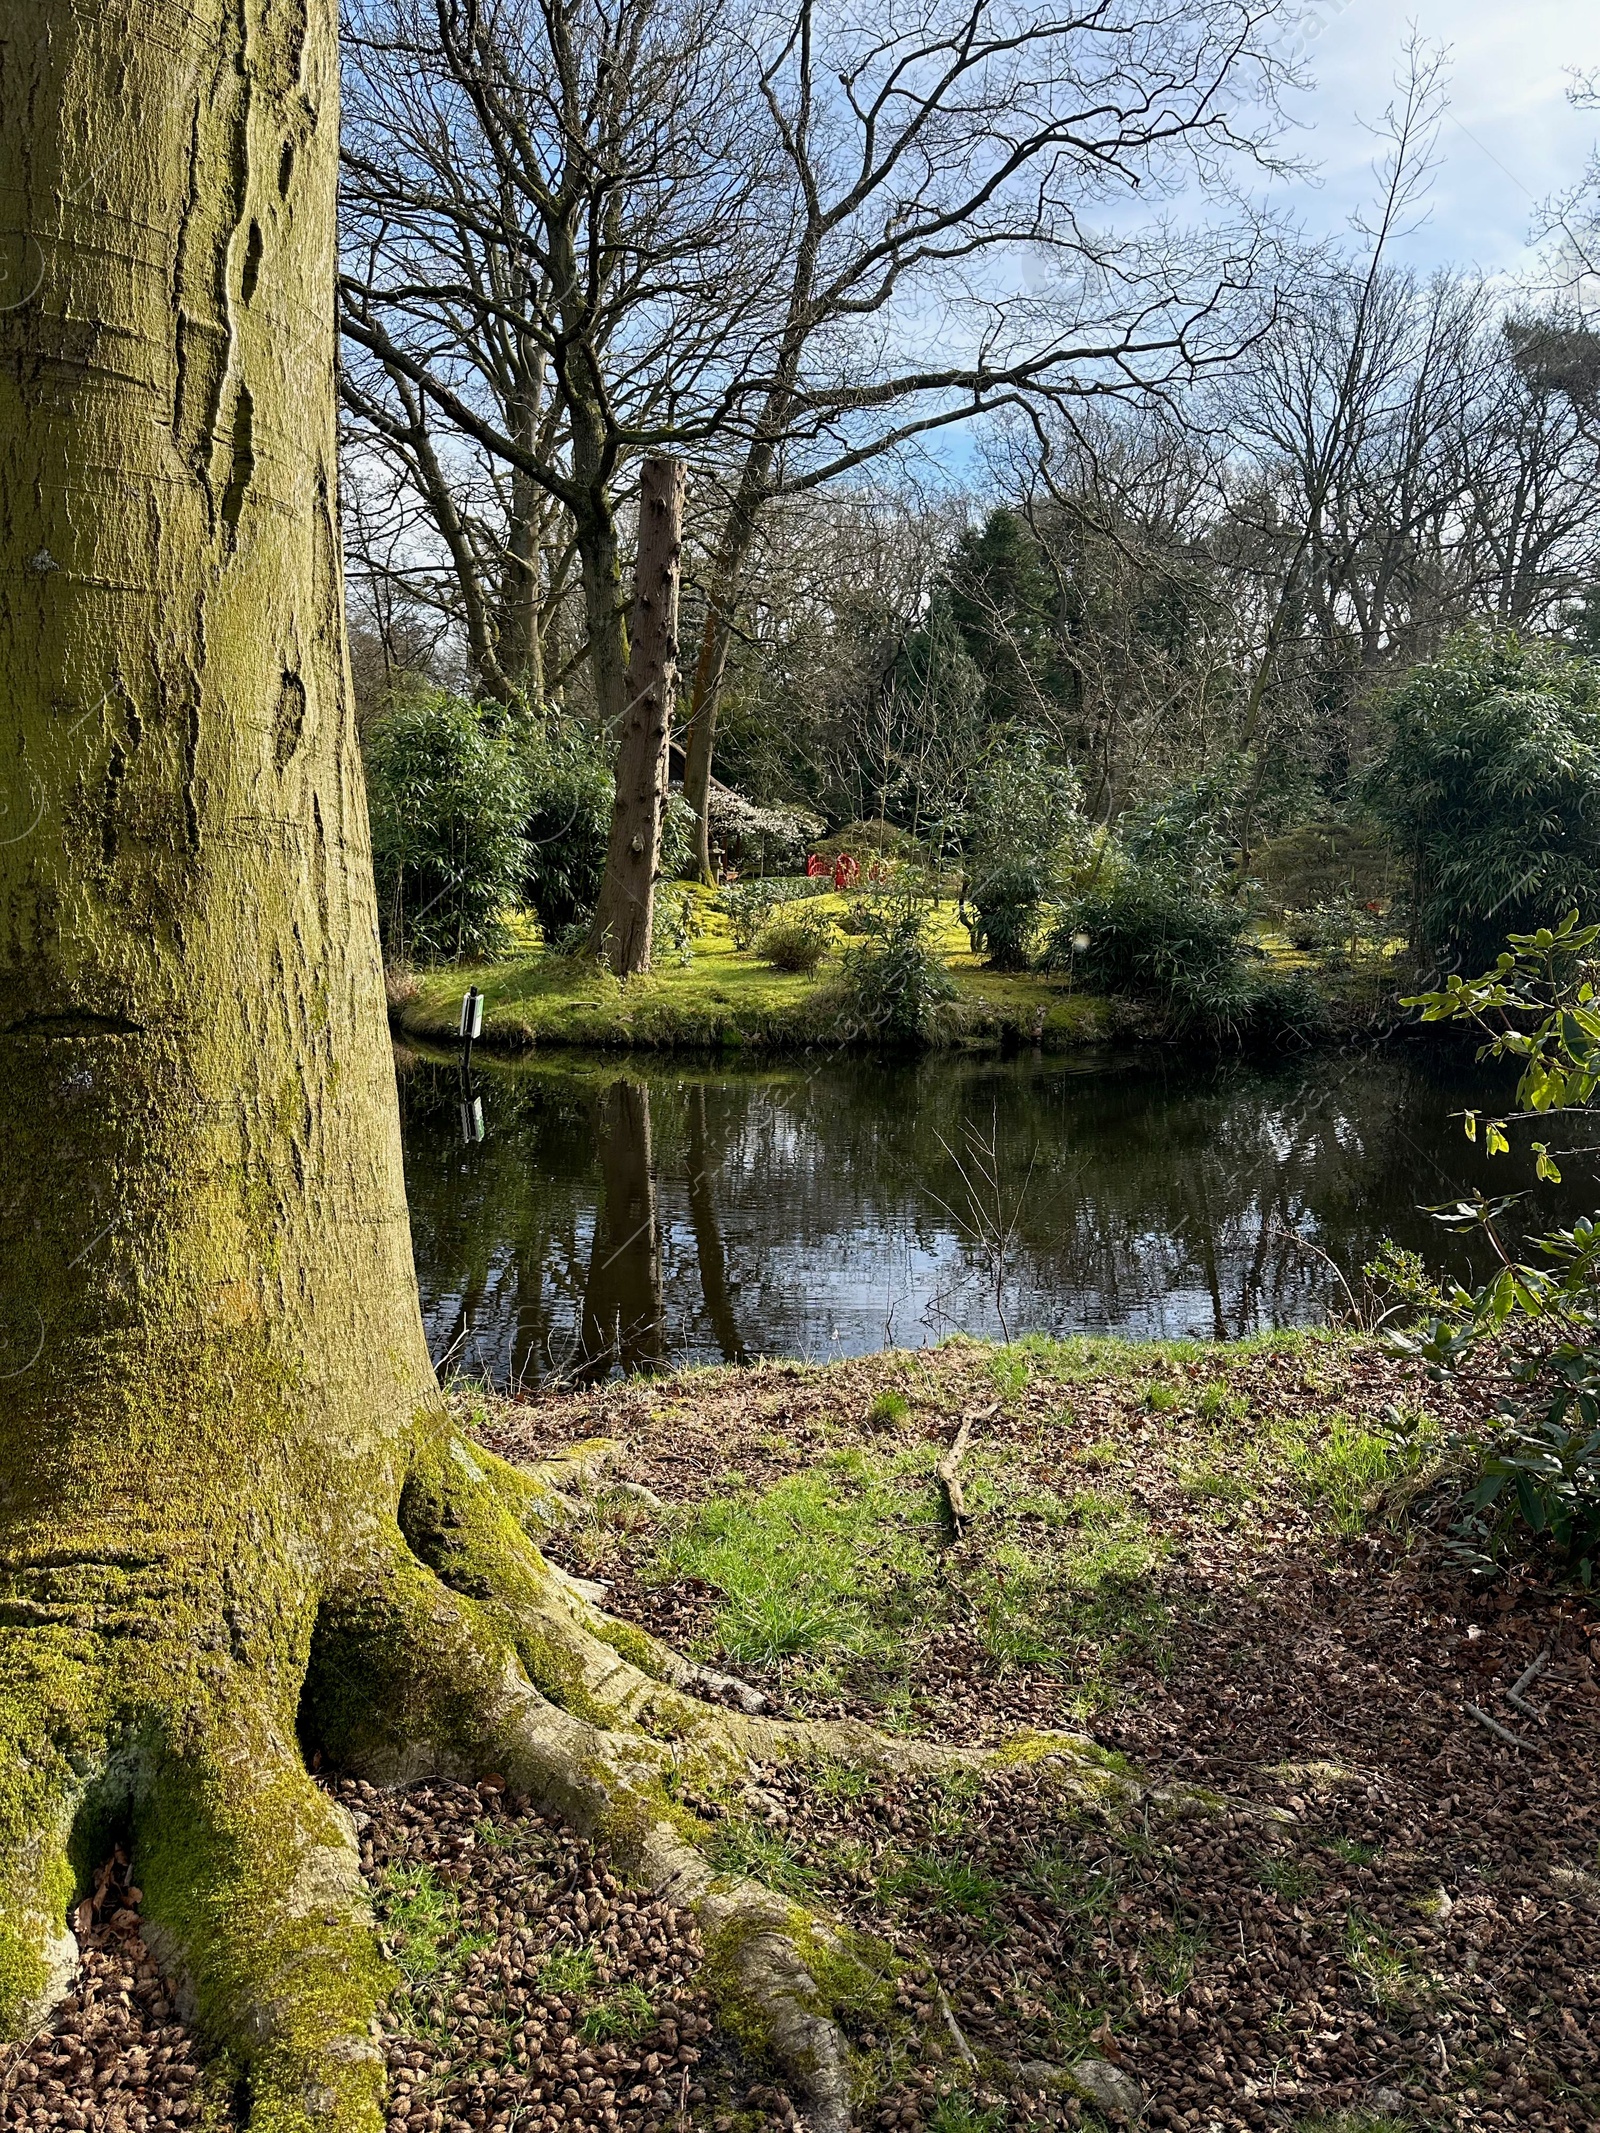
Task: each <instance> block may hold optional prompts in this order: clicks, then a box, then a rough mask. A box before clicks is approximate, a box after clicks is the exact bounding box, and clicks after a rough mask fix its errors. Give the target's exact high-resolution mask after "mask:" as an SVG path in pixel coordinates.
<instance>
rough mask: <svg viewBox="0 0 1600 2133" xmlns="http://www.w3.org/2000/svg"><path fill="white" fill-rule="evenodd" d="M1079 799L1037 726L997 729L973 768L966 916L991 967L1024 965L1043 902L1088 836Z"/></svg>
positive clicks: (965, 840)
mask: <svg viewBox="0 0 1600 2133" xmlns="http://www.w3.org/2000/svg"><path fill="white" fill-rule="evenodd" d="M1080 798H1081V789H1080V787H1079V783H1078V777H1077V773H1076V772H1075V771H1074V770H1073V769H1072V768H1071V766H1070V765H1069V764H1065V763H1061V762H1059V761H1057V760H1056V759H1055V758H1054V757H1053V756H1052V755H1051V753H1050V751H1049V748H1048V746H1047V744H1046V742H1045V739H1044V736H1043V735H1042V734H1039V733H1033V732H1027V731H1022V732H1011V733H1005V734H1000V735H997V736H996V738H995V741H994V745H993V746H992V747H991V749H990V750H989V751H988V753H987V755H986V757H985V760H984V762H983V763H982V765H981V766H980V767H979V769H978V770H977V771H976V772H975V773H974V775H973V778H972V784H971V788H970V791H969V793H968V796H967V807H966V813H965V817H964V819H963V822H962V855H963V860H964V864H965V869H966V882H965V893H964V898H963V902H964V905H965V906H969V907H970V910H971V916H970V917H967V918H965V923H966V926H967V931H968V934H969V936H970V938H971V941H972V945H973V949H974V950H975V951H976V952H977V953H979V954H983V955H986V956H987V957H988V959H989V963H990V965H991V967H992V968H993V969H995V970H1026V969H1027V967H1028V964H1029V962H1030V961H1031V959H1032V952H1033V947H1034V940H1035V936H1036V934H1037V931H1038V927H1039V921H1040V915H1041V911H1042V908H1043V905H1044V901H1045V899H1046V897H1047V896H1048V895H1049V894H1050V891H1051V889H1052V888H1053V887H1055V886H1058V885H1059V882H1060V880H1061V878H1062V876H1063V874H1064V872H1065V870H1066V869H1067V868H1068V867H1069V866H1070V864H1071V863H1072V862H1073V861H1074V860H1075V859H1077V858H1078V857H1080V856H1081V853H1082V849H1083V847H1084V844H1085V842H1086V840H1087V837H1088V825H1087V824H1086V823H1085V822H1084V819H1083V815H1082V813H1081V810H1080V805H1079V802H1080ZM963 916H964V917H965V912H964V913H963Z"/></svg>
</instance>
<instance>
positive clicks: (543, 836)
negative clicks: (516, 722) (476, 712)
mask: <svg viewBox="0 0 1600 2133" xmlns="http://www.w3.org/2000/svg"><path fill="white" fill-rule="evenodd" d="M520 754H521V759H522V769H523V777H524V780H525V783H526V787H527V794H528V810H527V816H526V820H525V822H524V825H523V835H524V837H525V839H526V842H527V853H528V856H527V864H526V866H525V867H524V869H523V877H522V895H523V900H524V901H525V902H526V903H527V904H529V905H530V906H531V907H532V909H533V912H534V914H535V916H536V917H537V918H538V921H539V930H540V932H541V933H542V934H543V935H544V937H545V940H546V941H547V942H548V943H549V944H550V945H551V946H552V947H555V946H556V945H557V944H558V943H559V942H560V941H561V940H562V938H563V936H567V937H569V938H570V936H571V934H572V930H573V929H574V928H576V927H584V926H587V924H588V920H589V917H590V914H591V913H592V912H593V910H594V907H595V903H596V901H597V899H598V897H599V895H600V877H601V875H602V874H603V873H604V872H605V864H606V844H607V842H608V840H609V838H610V835H611V810H612V801H613V796H614V794H615V791H616V783H615V779H614V777H613V774H612V768H611V759H610V752H609V751H608V750H607V749H606V747H605V746H604V744H603V742H602V741H601V739H600V737H599V735H598V734H596V733H594V732H593V731H591V730H590V729H589V728H588V727H587V726H585V725H584V724H582V723H581V722H580V721H578V720H576V719H557V718H554V717H551V718H547V719H546V720H544V721H543V723H541V724H539V725H537V726H535V727H533V728H532V729H531V730H530V731H529V732H527V733H526V734H525V735H524V736H523V738H522V741H521V746H520Z"/></svg>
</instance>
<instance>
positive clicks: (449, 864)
mask: <svg viewBox="0 0 1600 2133" xmlns="http://www.w3.org/2000/svg"><path fill="white" fill-rule="evenodd" d="M362 749H363V755H364V759H365V763H366V772H367V799H368V806H369V810H370V813H371V817H372V860H373V871H374V873H375V875H376V877H377V885H378V912H379V920H380V924H381V927H382V932H383V941H384V949H385V952H386V953H387V954H388V955H389V956H390V957H392V958H394V959H395V960H405V959H410V960H413V961H426V960H429V959H436V958H456V957H460V956H469V955H487V954H492V953H494V952H495V951H496V950H497V949H499V948H500V947H502V946H503V945H504V939H505V936H504V919H505V915H506V913H507V912H508V911H509V910H510V909H511V908H512V907H514V906H515V904H516V902H517V900H518V893H519V889H520V885H521V881H522V877H523V873H524V869H525V867H526V864H527V847H526V844H525V842H524V838H523V823H524V819H525V815H526V809H527V788H526V785H525V782H524V779H523V776H522V769H521V765H520V763H519V761H518V758H517V754H516V751H515V750H514V749H513V747H512V746H511V743H510V742H509V740H508V739H507V738H506V735H505V733H504V731H503V728H502V725H501V714H500V713H499V710H498V707H496V706H483V705H478V704H472V703H468V702H467V701H466V700H465V699H464V698H461V697H458V696H452V695H450V694H449V693H448V692H447V691H445V690H443V689H426V688H424V689H418V690H416V691H414V692H413V693H412V694H410V695H409V696H402V697H401V698H400V699H399V700H398V701H397V702H396V703H395V704H394V706H393V707H392V708H391V709H390V710H389V711H388V712H386V713H385V714H384V716H383V717H382V718H380V719H377V720H375V721H374V722H373V723H372V724H371V725H369V727H368V728H367V731H366V733H365V735H364V737H363V743H362Z"/></svg>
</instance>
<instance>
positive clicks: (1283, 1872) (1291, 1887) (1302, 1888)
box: [1257, 1852, 1322, 1903]
mask: <svg viewBox="0 0 1600 2133" xmlns="http://www.w3.org/2000/svg"><path fill="white" fill-rule="evenodd" d="M1257 1878H1258V1880H1259V1881H1260V1883H1261V1886H1262V1887H1263V1888H1264V1889H1271V1891H1272V1893H1273V1894H1274V1895H1275V1896H1281V1897H1282V1898H1283V1900H1284V1902H1285V1903H1305V1902H1306V1901H1307V1899H1308V1898H1310V1897H1312V1896H1314V1895H1315V1894H1316V1893H1317V1890H1318V1889H1319V1888H1320V1887H1321V1886H1322V1876H1321V1875H1320V1874H1319V1873H1318V1872H1317V1870H1316V1868H1315V1867H1314V1866H1313V1865H1312V1864H1311V1862H1310V1861H1309V1860H1306V1859H1293V1858H1291V1857H1290V1856H1289V1854H1288V1853H1287V1852H1269V1853H1268V1854H1267V1855H1266V1857H1265V1858H1263V1859H1262V1861H1261V1864H1260V1866H1259V1868H1258V1870H1257Z"/></svg>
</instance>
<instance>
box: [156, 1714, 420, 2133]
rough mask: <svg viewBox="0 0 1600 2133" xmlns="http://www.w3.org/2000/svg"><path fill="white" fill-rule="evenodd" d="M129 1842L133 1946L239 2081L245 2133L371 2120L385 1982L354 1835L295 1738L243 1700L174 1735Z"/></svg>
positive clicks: (377, 2097) (379, 2091)
mask: <svg viewBox="0 0 1600 2133" xmlns="http://www.w3.org/2000/svg"><path fill="white" fill-rule="evenodd" d="M243 1688H244V1684H243V1683H241V1690H243ZM134 1842H135V1858H136V1862H137V1870H138V1873H139V1877H140V1879H141V1881H142V1883H143V1886H144V1896H145V1904H144V1915H145V1921H146V1928H145V1930H146V1937H147V1939H148V1940H149V1942H150V1943H151V1946H152V1949H153V1952H154V1953H155V1954H156V1955H157V1957H158V1959H159V1960H161V1962H162V1964H163V1967H164V1968H166V1969H167V1970H168V1972H169V1973H170V1974H172V1975H173V1976H175V1977H176V1978H177V1979H178V1980H180V1984H181V1989H182V1992H183V1995H184V1997H185V1998H186V2000H187V2001H188V2008H187V2011H188V2012H189V2013H190V2015H191V2018H192V2019H193V2020H194V2022H195V2025H196V2027H197V2029H198V2030H199V2033H200V2035H201V2036H202V2038H203V2039H204V2040H205V2041H206V2042H207V2043H208V2044H210V2045H211V2046H212V2047H213V2048H215V2049H216V2050H217V2051H218V2052H219V2053H220V2054H221V2055H222V2058H223V2060H224V2062H225V2063H226V2062H228V2061H232V2062H233V2065H234V2067H235V2068H236V2070H237V2072H238V2074H239V2075H240V2076H241V2077H242V2079H243V2083H244V2088H245V2094H246V2097H247V2100H248V2112H249V2124H250V2126H251V2129H252V2133H313V2129H314V2133H328V2129H330V2128H334V2127H337V2128H340V2129H345V2128H351V2129H356V2128H363V2127H369V2126H374V2125H376V2124H378V2123H379V2122H380V2120H381V2110H382V2098H383V2062H382V2056H381V2054H380V2052H379V2051H378V2049H377V2047H376V2046H375V2045H374V2043H373V2042H372V2028H373V2024H374V2020H375V2017H376V2015H377V2011H378V2008H379V2006H380V2004H381V2002H382V2000H383V1997H384V1995H385V1993H386V1992H387V1991H388V1989H389V1986H390V1984H391V1982H392V1979H391V1973H390V1972H389V1970H388V1967H387V1965H386V1964H384V1963H383V1962H382V1961H381V1960H380V1958H379V1955H378V1952H377V1945H376V1941H375V1937H374V1933H373V1924H372V1914H371V1911H370V1909H369V1908H368V1905H367V1901H366V1895H365V1889H364V1885H363V1883H362V1879H361V1861H360V1854H359V1852H358V1850H357V1847H356V1843H355V1833H354V1830H353V1829H352V1827H351V1825H350V1822H349V1819H348V1817H347V1816H346V1815H345V1814H344V1812H343V1811H342V1810H341V1809H340V1808H339V1807H338V1806H336V1805H335V1803H334V1802H333V1801H331V1800H330V1799H329V1798H328V1796H327V1794H326V1793H324V1792H323V1791H321V1790H320V1788H319V1787H318V1786H317V1785H315V1784H314V1783H313V1782H312V1780H311V1778H310V1777H309V1776H308V1775H307V1773H306V1769H305V1765H304V1763H303V1762H302V1760H301V1758H300V1755H299V1752H298V1749H297V1748H296V1746H295V1744H294V1742H293V1741H292V1740H290V1739H286V1738H285V1737H284V1735H283V1733H282V1731H281V1730H280V1729H279V1728H278V1727H277V1726H276V1725H275V1724H274V1723H273V1722H272V1721H271V1719H269V1718H268V1717H266V1716H265V1715H264V1714H262V1713H261V1711H260V1710H259V1708H252V1706H251V1704H250V1703H249V1702H248V1701H247V1700H246V1699H245V1697H244V1696H243V1695H241V1700H240V1702H239V1704H238V1705H237V1706H236V1707H235V1708H233V1709H232V1710H230V1711H228V1712H227V1713H226V1714H224V1715H223V1716H222V1717H220V1718H215V1719H213V1718H211V1717H210V1716H206V1717H196V1718H193V1719H191V1720H189V1721H187V1722H185V1723H180V1724H178V1725H176V1726H174V1727H173V1728H172V1731H171V1736H170V1738H169V1740H168V1741H167V1742H166V1743H165V1744H164V1752H161V1753H159V1754H158V1755H157V1756H156V1757H154V1758H153V1763H152V1767H151V1769H150V1771H149V1773H148V1776H147V1779H146V1782H145V1788H144V1791H143V1796H142V1797H141V1798H140V1799H139V1800H138V1802H137V1803H136V1806H135V1817H134Z"/></svg>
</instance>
